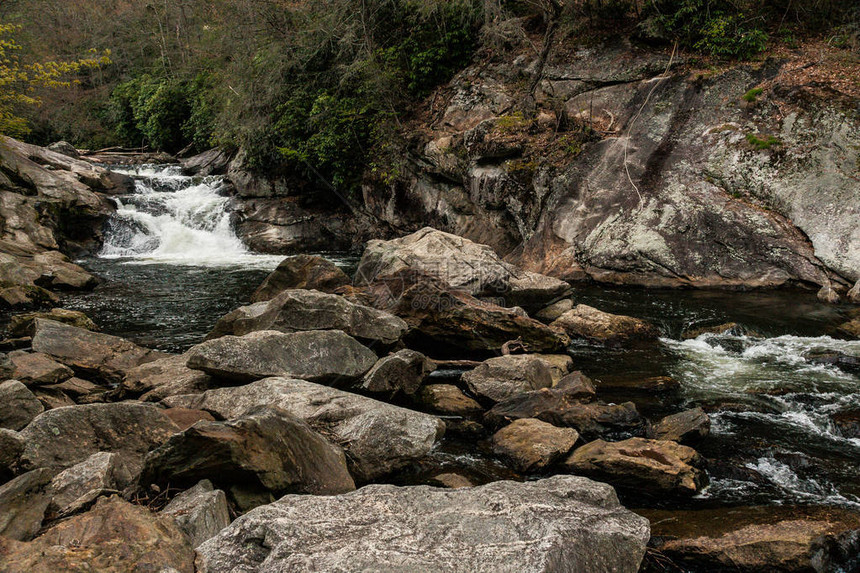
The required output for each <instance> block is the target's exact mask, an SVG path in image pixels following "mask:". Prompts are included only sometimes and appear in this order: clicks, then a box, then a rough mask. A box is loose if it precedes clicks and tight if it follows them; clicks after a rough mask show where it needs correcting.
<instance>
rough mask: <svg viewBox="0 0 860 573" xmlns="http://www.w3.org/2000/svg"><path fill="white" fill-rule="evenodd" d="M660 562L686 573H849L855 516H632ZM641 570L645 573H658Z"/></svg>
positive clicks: (785, 511) (761, 511)
mask: <svg viewBox="0 0 860 573" xmlns="http://www.w3.org/2000/svg"><path fill="white" fill-rule="evenodd" d="M637 513H640V514H642V515H644V516H646V517H648V518H649V520H650V521H651V523H652V525H651V532H652V540H653V541H652V543H653V546H654V549H655V550H656V551H658V552H659V553H660V554H661V555H662V556H663V557H664V559H670V560H671V561H672V562H673V563H674V564H675V565H676V566H677V567H679V568H683V569H684V570H691V571H743V572H747V573H770V572H773V571H779V572H783V573H801V572H803V573H806V572H815V573H828V572H830V571H852V570H854V569H853V568H855V567H856V566H857V556H858V555H860V513H858V512H857V511H855V510H850V509H842V508H838V507H814V506H813V507H803V506H800V507H798V506H762V507H728V508H716V509H701V510H671V511H667V510H643V511H641V512H640V511H637ZM661 570H662V569H660V568H659V567H643V572H644V573H652V572H654V573H655V572H657V571H661Z"/></svg>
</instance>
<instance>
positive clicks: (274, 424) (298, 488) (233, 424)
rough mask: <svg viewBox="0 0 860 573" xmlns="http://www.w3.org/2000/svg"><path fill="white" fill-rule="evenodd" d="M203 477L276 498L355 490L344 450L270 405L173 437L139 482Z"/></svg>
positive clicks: (148, 458) (155, 453) (191, 480)
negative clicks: (268, 494) (270, 494)
mask: <svg viewBox="0 0 860 573" xmlns="http://www.w3.org/2000/svg"><path fill="white" fill-rule="evenodd" d="M202 479H208V480H211V481H213V482H214V483H216V484H218V485H219V486H221V487H224V488H229V486H230V485H233V484H237V485H240V486H241V487H242V488H243V489H244V490H246V491H247V490H262V491H271V492H272V493H273V494H275V495H276V496H281V495H284V494H286V493H311V494H318V495H327V494H337V493H344V492H348V491H352V490H354V489H355V484H354V483H353V481H352V478H351V477H350V475H349V472H348V471H347V469H346V458H345V457H344V454H343V450H341V449H340V448H339V447H338V446H335V445H333V444H331V443H329V442H328V441H327V440H326V439H325V438H323V437H322V436H321V435H320V434H318V433H317V432H315V431H314V430H313V429H311V427H310V426H308V425H307V424H306V423H305V422H303V421H301V420H298V419H296V418H294V417H293V416H291V415H290V414H288V413H287V412H286V411H284V410H281V409H279V408H274V407H270V406H264V407H260V408H256V409H253V410H251V411H249V412H247V413H245V414H243V415H242V416H239V417H237V418H232V419H230V420H228V421H225V422H205V421H201V422H197V423H196V424H194V425H193V426H191V427H190V428H188V429H187V430H185V431H184V432H182V433H179V434H176V435H174V436H173V437H171V438H170V439H169V440H167V442H165V443H164V444H163V445H161V446H160V447H158V448H157V449H155V450H153V451H152V452H150V453H149V454H147V456H146V460H145V464H144V470H143V474H142V475H141V478H140V483H141V485H143V486H144V487H146V486H148V485H150V484H158V485H160V486H166V485H168V484H170V485H174V486H176V485H179V486H183V485H184V486H186V487H187V486H189V485H191V484H194V483H196V482H198V481H199V480H202ZM243 509H248V508H243Z"/></svg>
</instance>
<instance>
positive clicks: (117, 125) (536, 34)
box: [0, 0, 860, 190]
mask: <svg viewBox="0 0 860 573" xmlns="http://www.w3.org/2000/svg"><path fill="white" fill-rule="evenodd" d="M0 22H3V23H11V24H17V25H20V28H18V29H17V31H16V32H15V36H16V38H15V39H16V40H17V42H18V43H19V44H20V45H21V46H22V49H21V50H20V52H21V53H20V55H19V56H20V58H22V59H23V60H30V61H40V60H74V59H76V58H80V57H81V56H82V55H84V54H87V53H92V51H93V50H94V51H95V52H97V53H104V52H105V51H107V50H109V51H110V59H111V63H110V64H109V65H103V66H98V67H93V68H85V69H81V70H80V71H79V72H78V76H77V80H78V83H76V84H74V85H72V86H71V87H68V88H65V89H60V90H44V91H40V90H38V89H37V90H36V92H37V93H35V94H34V95H36V96H37V97H39V98H40V99H41V101H42V104H41V105H40V106H22V109H21V110H19V113H20V114H21V115H22V116H23V117H25V118H26V119H27V121H28V122H29V126H30V132H29V134H28V136H27V138H28V139H29V140H30V141H32V142H34V143H39V144H47V143H50V142H52V141H57V140H61V139H63V140H67V141H70V142H72V143H74V144H75V145H77V146H78V147H83V148H91V149H96V148H104V147H108V146H116V145H121V146H127V147H149V148H152V149H157V150H164V151H168V152H171V153H178V152H185V153H191V152H194V151H202V150H205V149H208V148H210V147H213V146H222V147H225V148H229V149H239V148H241V149H244V150H245V151H246V153H247V161H248V164H249V167H251V168H257V169H261V170H273V171H280V172H288V173H292V174H295V175H296V176H297V177H305V178H324V179H325V180H327V181H330V182H332V183H333V184H334V185H335V186H336V187H339V188H341V189H344V190H349V189H351V188H355V187H356V186H358V185H359V184H360V182H361V181H362V179H363V178H366V177H368V176H379V177H387V176H390V175H391V173H390V170H391V165H393V164H395V163H396V162H393V161H391V156H392V154H396V153H397V152H398V149H400V148H401V147H400V142H401V141H402V139H403V138H404V137H406V136H407V133H406V132H407V131H408V130H406V129H404V127H403V126H404V125H406V124H407V123H408V122H409V121H410V120H413V119H414V118H415V115H416V114H417V113H419V111H420V109H421V106H420V105H419V104H420V102H422V101H423V100H424V99H425V98H427V96H428V95H429V94H431V93H432V92H433V90H434V89H435V88H436V87H437V86H439V85H442V84H444V83H445V82H447V81H449V80H450V79H451V77H452V76H453V75H454V74H456V73H457V71H459V70H461V69H462V68H464V67H466V66H467V65H469V64H471V63H473V62H478V61H492V60H494V59H499V58H509V57H511V55H512V54H515V53H529V54H531V55H532V57H535V58H538V59H540V58H541V57H544V58H545V57H546V56H547V52H548V49H549V48H550V47H552V46H554V45H556V44H559V43H563V42H586V43H587V42H596V41H599V40H600V39H601V38H603V37H605V36H609V35H613V34H627V35H630V36H631V37H634V38H635V40H636V41H639V42H644V43H648V44H654V45H666V46H672V45H675V44H677V45H678V46H679V47H680V49H682V50H684V51H686V52H688V53H689V54H692V55H694V56H696V57H702V58H712V59H717V60H722V59H749V58H756V57H762V54H763V53H766V52H767V50H768V49H770V48H772V47H773V46H776V45H782V46H788V47H791V46H792V45H793V44H797V43H798V42H803V41H805V40H806V39H808V38H810V37H814V38H816V39H819V40H823V41H826V42H828V43H830V44H831V45H836V46H843V47H845V48H846V49H851V50H855V49H857V45H858V31H860V9H858V7H857V6H856V3H855V2H850V1H845V0H576V1H573V0H567V1H563V0H522V1H508V0H317V1H313V2H300V1H287V0H207V1H202V0H115V1H111V2H105V1H104V0H0ZM544 48H546V49H544ZM524 82H525V83H526V84H528V83H529V81H528V80H526V79H524ZM531 89H533V86H532V88H531ZM526 91H527V90H526Z"/></svg>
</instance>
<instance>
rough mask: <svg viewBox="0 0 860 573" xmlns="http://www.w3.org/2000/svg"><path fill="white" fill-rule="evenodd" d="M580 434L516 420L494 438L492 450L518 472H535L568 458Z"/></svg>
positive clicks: (532, 419) (543, 424)
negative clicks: (564, 457) (566, 456)
mask: <svg viewBox="0 0 860 573" xmlns="http://www.w3.org/2000/svg"><path fill="white" fill-rule="evenodd" d="M578 439H579V433H577V431H576V430H574V429H572V428H559V427H557V426H553V425H552V424H547V423H546V422H541V421H540V420H535V419H534V418H525V419H522V420H516V421H515V422H513V423H511V424H510V425H508V426H505V427H504V428H502V429H501V430H499V431H498V432H496V433H495V434H494V435H493V439H492V444H493V451H494V452H495V453H496V454H498V455H500V456H502V457H504V458H506V459H508V460H510V461H511V463H512V465H513V466H514V468H515V469H516V470H517V471H521V472H535V471H540V470H542V469H544V468H546V467H547V466H550V465H552V464H553V463H555V462H556V461H558V460H559V459H561V458H562V457H563V456H565V455H567V454H568V453H569V452H570V450H572V449H573V446H574V445H575V444H576V441H577V440H578Z"/></svg>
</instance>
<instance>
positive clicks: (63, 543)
mask: <svg viewBox="0 0 860 573" xmlns="http://www.w3.org/2000/svg"><path fill="white" fill-rule="evenodd" d="M0 555H2V556H3V560H2V561H0V573H22V572H24V571H34V572H35V571H71V572H75V573H84V572H88V571H98V572H99V573H148V572H165V573H166V572H168V571H170V572H176V573H194V571H195V569H194V550H193V548H192V547H191V542H190V540H189V539H188V537H186V535H185V534H184V533H183V532H182V531H181V530H180V529H179V527H178V526H177V525H176V523H175V522H174V521H173V519H172V518H170V517H168V516H159V515H155V514H153V513H152V512H150V511H149V510H148V509H146V508H145V507H142V506H140V505H132V504H130V503H128V502H127V501H123V500H122V499H120V498H119V497H117V496H114V497H111V498H103V499H101V500H99V502H98V503H97V504H96V506H95V507H94V508H93V509H91V510H90V511H88V512H86V513H82V514H80V515H76V516H74V517H72V518H71V519H68V520H65V521H62V522H60V523H59V524H57V525H55V526H54V527H52V528H51V529H49V530H48V531H46V532H45V533H43V534H42V535H40V536H39V537H37V538H36V539H34V540H33V541H31V542H29V543H20V542H15V541H10V540H7V539H4V538H2V537H0Z"/></svg>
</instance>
